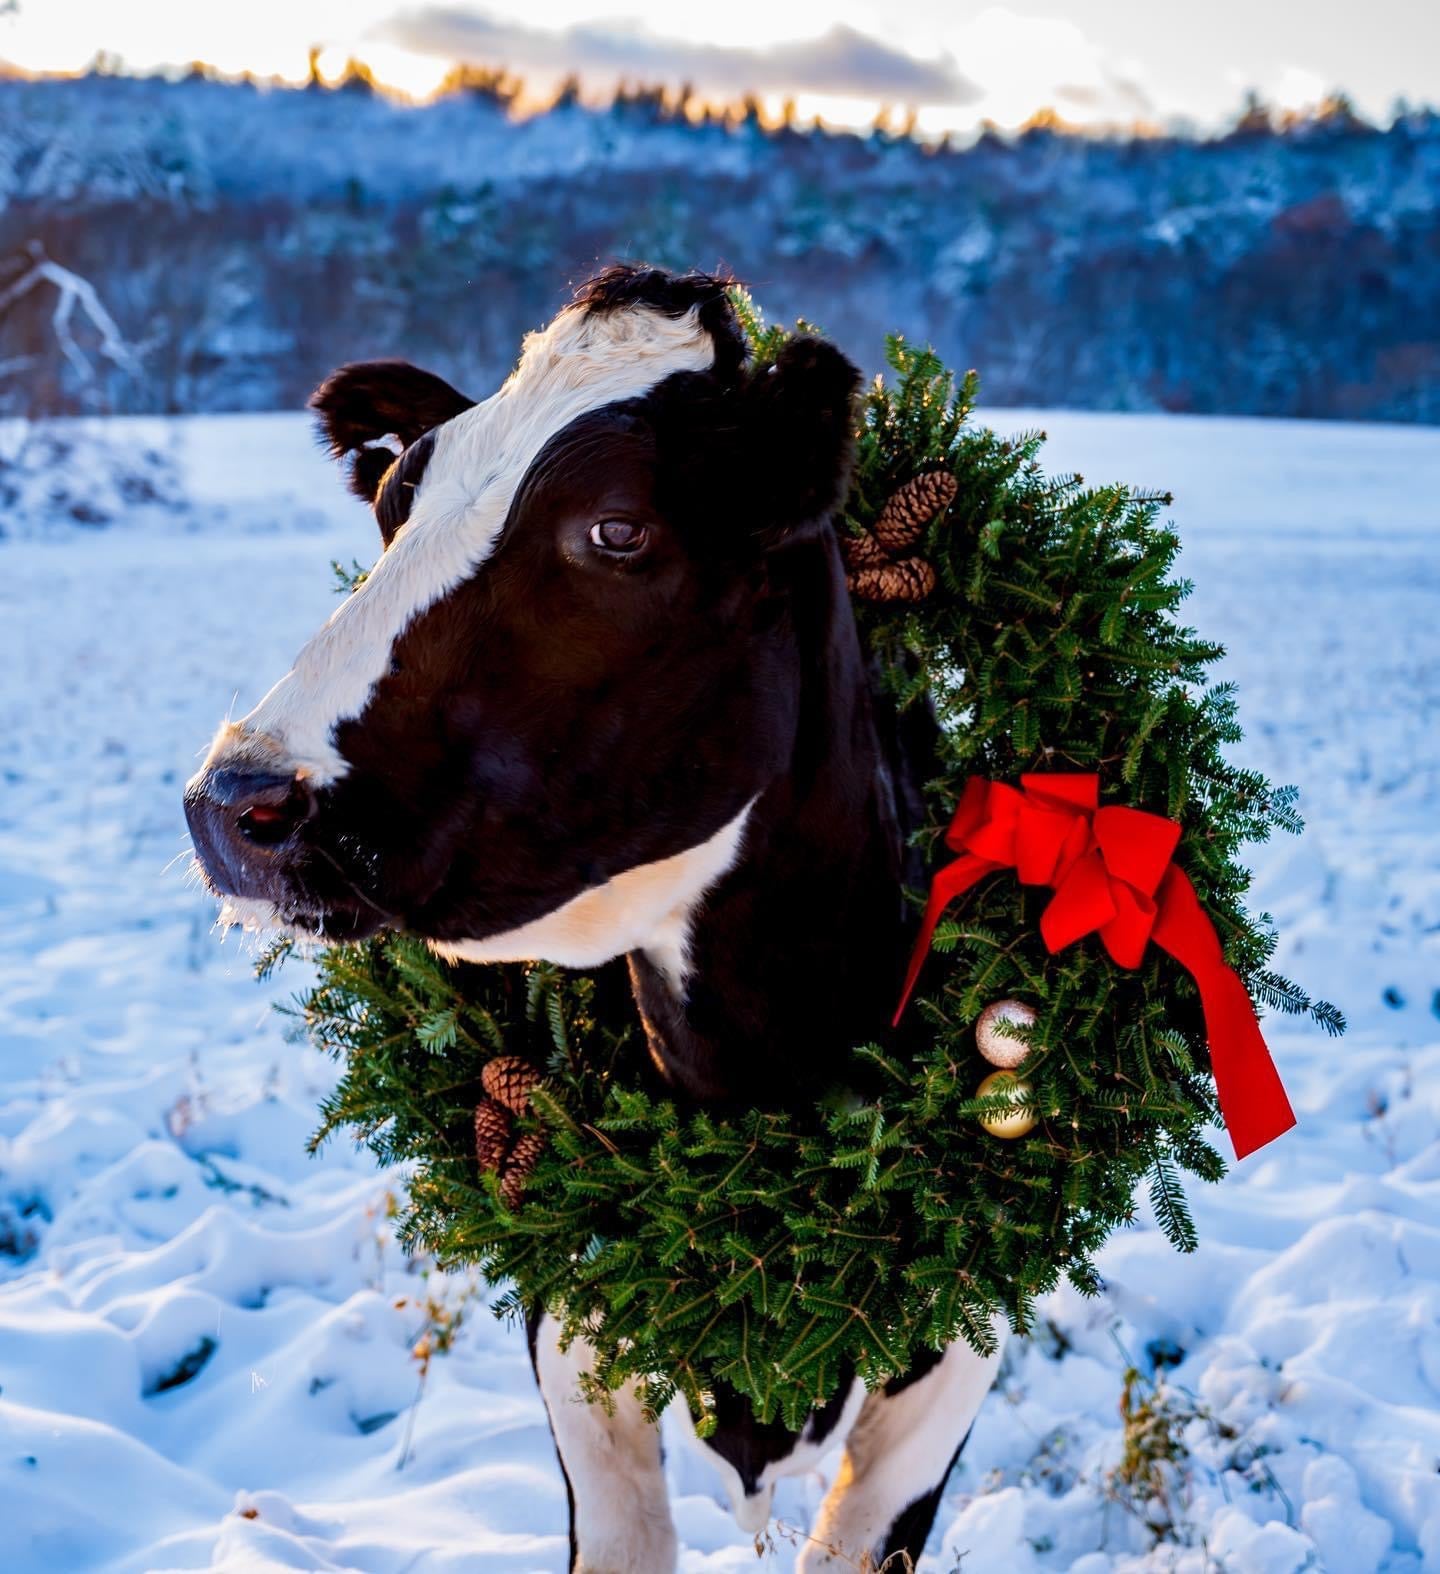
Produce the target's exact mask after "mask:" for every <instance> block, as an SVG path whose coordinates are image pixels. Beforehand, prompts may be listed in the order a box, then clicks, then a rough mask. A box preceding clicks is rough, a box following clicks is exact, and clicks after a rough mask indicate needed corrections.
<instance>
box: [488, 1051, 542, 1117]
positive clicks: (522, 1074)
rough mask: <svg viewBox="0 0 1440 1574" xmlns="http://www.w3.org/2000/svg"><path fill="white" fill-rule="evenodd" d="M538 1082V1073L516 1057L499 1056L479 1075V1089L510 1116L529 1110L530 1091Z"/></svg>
mask: <svg viewBox="0 0 1440 1574" xmlns="http://www.w3.org/2000/svg"><path fill="white" fill-rule="evenodd" d="M539 1082H540V1073H539V1072H538V1071H536V1069H535V1068H534V1066H532V1065H531V1064H530V1062H529V1061H528V1060H522V1059H521V1058H520V1057H519V1056H518V1055H500V1056H499V1057H497V1058H496V1059H495V1060H492V1061H490V1062H489V1063H488V1064H487V1065H486V1066H485V1069H484V1070H483V1071H482V1072H481V1073H480V1085H481V1087H483V1088H484V1089H485V1091H486V1092H487V1093H488V1094H489V1095H490V1097H491V1098H492V1099H494V1100H496V1102H497V1103H500V1104H503V1105H504V1106H505V1108H506V1109H508V1110H509V1111H510V1113H511V1114H512V1115H523V1114H524V1113H525V1111H526V1110H527V1109H529V1108H530V1090H531V1089H532V1088H533V1087H536V1086H538V1084H539Z"/></svg>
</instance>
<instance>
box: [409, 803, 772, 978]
mask: <svg viewBox="0 0 1440 1574" xmlns="http://www.w3.org/2000/svg"><path fill="white" fill-rule="evenodd" d="M754 803H755V800H754V799H753V798H752V799H751V800H750V802H749V803H747V804H746V805H745V807H744V808H743V809H742V810H741V811H740V812H739V814H737V815H736V816H735V818H734V819H733V820H728V821H727V822H726V823H725V824H724V825H722V826H721V827H720V829H719V830H718V831H716V832H715V834H714V835H713V836H711V837H709V838H707V840H705V841H703V842H700V843H699V844H698V845H697V846H694V847H689V848H687V849H686V850H685V851H684V852H682V853H676V854H674V855H673V856H672V857H670V858H659V859H656V860H655V862H654V863H648V864H639V865H637V866H636V867H635V868H634V869H626V870H625V871H624V872H623V873H621V874H617V875H614V876H613V877H612V878H610V879H609V880H607V881H605V883H604V884H603V885H597V886H593V887H592V888H591V889H590V890H588V891H582V892H581V893H580V895H579V896H576V897H573V898H572V899H571V900H570V901H568V902H566V903H565V904H564V905H563V906H561V907H557V908H556V909H555V911H554V912H552V913H546V914H545V916H544V917H543V918H536V919H534V920H532V921H531V922H530V923H528V924H522V925H521V926H520V927H519V928H518V929H511V930H508V931H506V933H504V934H501V935H492V936H491V937H490V938H489V939H488V940H446V941H437V942H436V943H435V947H434V949H435V950H436V951H437V952H439V954H440V955H441V956H443V957H447V958H449V960H451V961H453V962H555V963H558V964H559V965H560V966H561V967H599V966H600V965H601V964H602V963H604V962H609V961H612V960H613V959H614V958H615V957H617V956H624V955H625V953H626V952H627V951H644V952H645V953H646V955H647V956H648V957H649V958H650V960H651V961H652V962H653V963H654V964H655V967H656V968H657V969H658V970H659V972H660V973H662V974H663V975H664V977H665V980H666V982H667V983H668V984H669V985H670V987H671V989H673V990H674V991H675V993H676V994H677V995H678V994H680V993H682V992H683V990H684V987H685V977H686V974H687V972H688V971H689V960H690V959H689V945H690V925H691V922H692V920H693V918H694V914H695V910H696V908H698V907H699V905H700V903H701V901H702V900H703V899H704V896H705V893H706V892H707V891H708V890H709V889H710V888H711V886H713V885H714V884H715V882H716V881H717V880H719V879H720V877H721V876H722V875H723V874H725V873H726V871H727V870H729V869H731V868H733V867H734V865H735V863H736V861H737V860H738V859H739V856H740V847H741V843H742V841H743V840H744V836H745V822H746V820H747V819H748V818H749V815H750V810H751V809H752V807H753V806H754Z"/></svg>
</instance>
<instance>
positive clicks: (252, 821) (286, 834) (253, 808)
mask: <svg viewBox="0 0 1440 1574" xmlns="http://www.w3.org/2000/svg"><path fill="white" fill-rule="evenodd" d="M314 806H315V805H314V798H313V796H312V794H311V793H310V791H309V789H308V788H307V787H306V786H305V785H304V783H302V782H298V781H297V782H294V783H293V784H291V786H290V789H289V791H288V792H287V793H286V794H285V796H284V797H283V798H281V799H280V800H279V801H278V802H277V801H275V800H274V799H271V800H270V801H268V802H265V801H260V802H253V803H249V804H246V806H245V807H244V808H243V809H242V810H241V811H240V813H239V814H237V815H236V816H235V829H236V830H238V831H239V832H240V834H241V835H242V836H243V837H244V838H245V840H246V841H247V842H251V843H253V844H254V845H255V846H257V847H278V846H279V845H280V843H281V842H284V841H288V840H289V839H290V837H291V836H292V835H294V833H295V831H296V829H297V828H298V827H299V826H301V825H303V824H304V822H305V821H306V820H308V819H309V818H310V815H311V813H312V812H313V810H314Z"/></svg>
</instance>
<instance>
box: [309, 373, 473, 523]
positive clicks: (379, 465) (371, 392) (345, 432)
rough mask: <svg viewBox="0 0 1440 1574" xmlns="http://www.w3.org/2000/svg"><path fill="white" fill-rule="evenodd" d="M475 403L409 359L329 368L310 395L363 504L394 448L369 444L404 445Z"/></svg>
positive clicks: (329, 443) (323, 434)
mask: <svg viewBox="0 0 1440 1574" xmlns="http://www.w3.org/2000/svg"><path fill="white" fill-rule="evenodd" d="M474 403H475V401H474V400H473V399H467V398H466V397H465V395H464V394H462V393H461V392H460V391H459V390H458V389H456V388H452V387H451V386H450V384H449V383H447V382H446V381H445V379H444V378H443V377H437V376H436V375H435V374H434V372H426V371H422V370H421V369H420V368H419V367H418V366H411V364H410V363H409V362H408V361H357V362H355V363H354V364H352V365H350V366H342V367H341V368H340V370H339V371H338V372H332V373H331V374H330V375H329V376H328V377H327V378H326V379H325V381H324V382H323V383H321V384H320V386H319V387H318V388H317V389H316V390H315V392H314V393H313V394H311V395H310V408H311V409H312V410H314V411H315V412H316V414H317V415H318V416H319V418H320V419H319V424H320V436H321V440H322V441H323V442H324V444H325V446H326V447H327V448H328V449H329V450H330V453H331V455H332V456H333V457H334V458H336V459H344V458H345V457H346V455H348V454H353V455H354V456H355V457H354V458H353V459H352V460H351V462H350V489H351V491H353V492H354V493H356V495H357V496H359V497H363V498H364V499H365V501H366V502H367V503H373V502H374V501H375V494H376V492H377V491H378V490H379V488H380V482H381V479H382V478H383V476H384V475H385V472H386V471H387V470H388V469H389V468H390V466H391V465H392V464H393V463H394V462H395V453H394V450H393V449H390V448H386V447H383V446H381V447H374V446H371V445H373V444H379V443H381V441H382V439H384V438H387V437H394V438H396V439H398V441H399V443H400V445H401V447H402V448H408V447H409V446H410V445H411V443H413V442H414V441H415V440H416V439H417V438H418V437H421V436H423V435H424V434H425V433H426V432H428V431H430V430H432V428H434V427H437V426H439V425H441V424H442V423H443V422H445V421H448V420H450V419H451V418H452V417H454V416H457V415H459V414H460V413H461V412H462V411H464V410H468V409H470V407H471V406H472V405H473V404H474Z"/></svg>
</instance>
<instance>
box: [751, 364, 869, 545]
mask: <svg viewBox="0 0 1440 1574" xmlns="http://www.w3.org/2000/svg"><path fill="white" fill-rule="evenodd" d="M859 386H860V373H859V371H858V369H857V368H856V367H855V365H854V364H853V363H852V362H851V361H850V360H849V359H848V358H847V357H846V356H844V355H842V354H841V353H840V351H839V350H837V349H836V348H835V346H834V345H833V344H828V343H826V341H825V340H824V339H815V338H810V337H808V336H806V337H802V338H795V339H791V340H789V341H788V342H787V343H786V345H785V347H784V349H783V350H781V351H780V353H779V355H778V356H776V358H775V360H774V361H773V362H772V363H771V364H770V365H769V366H767V367H763V368H761V369H760V370H758V371H756V372H755V373H753V374H752V377H751V380H750V386H749V388H748V390H747V394H748V401H747V402H748V405H749V411H748V414H749V421H748V423H747V424H748V428H749V435H750V444H749V448H750V452H751V453H753V454H754V455H755V459H756V462H757V463H758V464H759V465H760V466H762V467H763V470H762V473H761V474H760V475H758V476H756V477H755V478H754V480H755V485H754V491H753V495H754V496H756V497H761V498H764V500H765V512H766V514H767V516H768V518H767V519H766V520H765V528H766V533H767V534H769V535H774V536H779V537H785V536H788V535H789V534H790V533H791V532H793V531H794V530H795V529H796V528H797V527H800V526H803V525H811V524H815V523H823V522H824V521H825V520H826V519H827V518H828V517H829V516H830V515H831V514H832V513H833V512H834V511H835V509H836V508H838V507H839V505H840V504H841V502H843V501H844V497H845V489H846V486H847V484H848V482H849V478H850V454H851V449H852V448H853V446H854V427H855V408H854V407H855V393H856V390H857V389H858V387H859ZM747 490H750V487H749V485H748V484H747Z"/></svg>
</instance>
